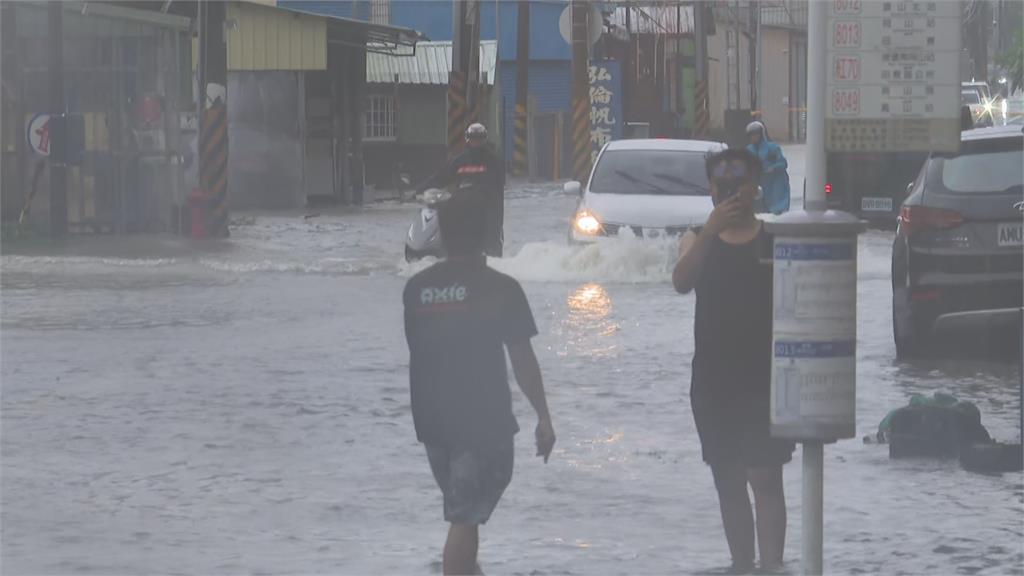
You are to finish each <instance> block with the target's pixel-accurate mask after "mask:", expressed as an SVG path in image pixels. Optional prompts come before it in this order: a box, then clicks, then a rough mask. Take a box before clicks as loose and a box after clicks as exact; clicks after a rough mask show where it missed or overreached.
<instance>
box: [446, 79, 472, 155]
mask: <svg viewBox="0 0 1024 576" xmlns="http://www.w3.org/2000/svg"><path fill="white" fill-rule="evenodd" d="M468 113H469V107H468V106H467V103H466V78H465V75H463V74H462V73H461V72H451V73H450V74H449V76H448V156H449V157H454V156H455V155H456V154H458V153H459V152H460V151H461V150H462V143H463V140H464V138H465V134H466V126H468V125H469V124H468V122H467V121H466V120H467V117H468V116H469V114H468Z"/></svg>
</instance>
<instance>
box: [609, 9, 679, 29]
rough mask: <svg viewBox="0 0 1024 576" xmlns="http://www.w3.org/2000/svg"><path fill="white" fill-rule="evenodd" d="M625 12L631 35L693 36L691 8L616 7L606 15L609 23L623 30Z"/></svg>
mask: <svg viewBox="0 0 1024 576" xmlns="http://www.w3.org/2000/svg"><path fill="white" fill-rule="evenodd" d="M627 11H628V12H629V13H630V14H629V27H630V30H629V32H631V33H633V34H670V35H676V34H693V6H684V5H680V4H676V5H666V6H616V7H615V11H614V12H612V13H611V14H609V15H608V21H609V23H611V25H612V26H613V27H616V28H623V29H624V28H625V27H626V12H627Z"/></svg>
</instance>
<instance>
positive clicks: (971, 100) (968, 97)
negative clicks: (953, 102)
mask: <svg viewBox="0 0 1024 576" xmlns="http://www.w3.org/2000/svg"><path fill="white" fill-rule="evenodd" d="M960 101H961V102H963V103H964V104H981V96H980V95H978V93H977V92H976V91H974V90H964V91H963V92H961V93H960Z"/></svg>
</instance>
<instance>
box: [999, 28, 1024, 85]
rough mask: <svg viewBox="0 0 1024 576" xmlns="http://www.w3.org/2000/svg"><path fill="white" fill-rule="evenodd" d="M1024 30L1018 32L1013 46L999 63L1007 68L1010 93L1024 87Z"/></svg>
mask: <svg viewBox="0 0 1024 576" xmlns="http://www.w3.org/2000/svg"><path fill="white" fill-rule="evenodd" d="M1022 37H1024V30H1017V34H1016V36H1015V37H1014V40H1013V45H1011V46H1010V49H1009V50H1007V51H1006V52H1005V53H1003V55H1002V57H1001V58H1000V59H999V63H1000V64H1002V65H1003V66H1004V67H1005V68H1006V80H1007V82H1009V83H1010V93H1011V94H1013V93H1014V92H1016V91H1018V90H1020V89H1021V88H1022V87H1024V42H1022Z"/></svg>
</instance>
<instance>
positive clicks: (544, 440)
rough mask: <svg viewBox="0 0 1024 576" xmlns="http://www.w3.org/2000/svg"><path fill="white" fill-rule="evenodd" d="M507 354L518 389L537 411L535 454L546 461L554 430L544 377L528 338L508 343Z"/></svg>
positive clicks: (553, 440) (551, 446)
mask: <svg viewBox="0 0 1024 576" xmlns="http://www.w3.org/2000/svg"><path fill="white" fill-rule="evenodd" d="M508 356H509V358H510V359H511V360H512V371H513V372H514V373H515V375H516V383H517V384H519V389H520V390H522V391H523V394H524V395H526V399H527V400H529V401H530V405H531V406H533V409H534V411H536V412H537V419H538V422H537V430H536V436H537V455H538V456H543V457H544V462H547V461H548V457H549V456H550V455H551V449H552V448H553V447H554V445H555V432H554V429H553V428H552V426H551V414H550V413H549V412H548V401H547V396H546V395H545V393H544V379H543V377H542V376H541V373H540V364H538V363H537V355H536V354H534V352H533V346H532V345H531V344H530V341H529V340H526V341H524V342H516V343H510V344H508Z"/></svg>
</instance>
